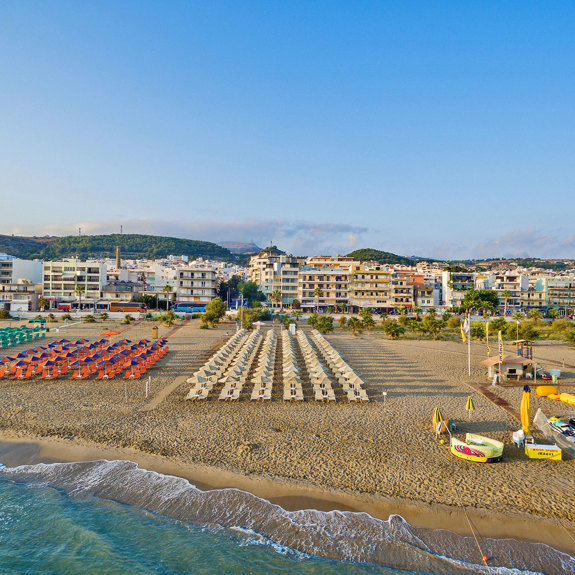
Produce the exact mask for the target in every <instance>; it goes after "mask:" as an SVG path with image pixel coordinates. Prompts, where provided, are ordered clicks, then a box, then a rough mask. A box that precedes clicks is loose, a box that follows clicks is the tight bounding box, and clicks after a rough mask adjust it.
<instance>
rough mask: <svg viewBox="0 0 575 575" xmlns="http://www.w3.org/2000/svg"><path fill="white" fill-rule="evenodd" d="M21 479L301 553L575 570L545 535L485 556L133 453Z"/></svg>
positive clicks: (417, 563)
mask: <svg viewBox="0 0 575 575" xmlns="http://www.w3.org/2000/svg"><path fill="white" fill-rule="evenodd" d="M1 471H2V473H3V475H4V476H5V477H7V478H10V479H12V480H15V481H25V482H29V483H35V484H41V485H47V486H50V487H55V488H58V489H62V490H64V491H66V492H67V493H69V494H70V495H71V496H74V497H97V498H103V499H108V500H113V501H119V502H122V503H126V504H129V505H133V506H136V507H140V508H143V509H147V510H149V511H152V512H154V513H157V514H160V515H164V516H167V517H170V518H173V519H176V520H179V521H184V522H192V523H195V524H198V525H203V526H218V527H224V528H228V529H233V530H237V531H240V532H243V533H244V534H246V535H247V536H248V537H247V541H248V542H249V544H254V545H262V544H265V545H270V546H272V547H273V548H274V549H275V550H276V551H277V552H278V553H297V554H301V556H302V557H305V555H319V556H323V557H328V558H333V559H338V560H344V561H351V562H356V563H366V564H374V565H380V566H385V567H389V568H392V569H402V570H410V571H418V572H421V571H423V572H427V573H434V574H453V573H458V574H459V573H461V574H464V573H486V574H492V573H494V574H495V573H501V574H515V573H517V574H519V573H521V574H528V573H545V574H549V575H555V574H557V575H559V574H573V575H575V558H574V557H572V556H570V555H567V554H565V553H562V552H560V551H558V550H556V549H553V548H552V547H550V546H548V545H545V544H542V543H525V542H519V541H516V540H513V539H488V538H484V539H483V540H482V543H483V545H484V549H485V552H486V553H487V554H488V556H489V557H490V561H489V565H484V564H482V558H481V556H480V553H479V550H478V549H477V546H476V543H475V541H474V540H473V538H472V537H464V536H461V535H458V534H455V533H453V532H450V531H444V530H433V529H424V528H416V527H413V526H411V525H410V524H409V523H407V522H406V521H405V520H404V519H403V518H402V517H400V516H398V515H394V516H391V517H390V518H389V520H387V521H382V520H379V519H376V518H374V517H372V516H370V515H369V514H367V513H357V512H348V511H330V512H323V511H317V510H313V509H312V510H300V511H286V510H285V509H283V508H282V507H280V506H279V505H275V504H273V503H271V502H269V501H267V500H265V499H261V498H259V497H257V496H255V495H252V494H250V493H247V492H245V491H241V490H239V489H217V490H211V491H202V490H200V489H197V488H196V487H194V486H193V485H191V484H190V483H189V482H188V481H187V480H186V479H182V478H179V477H174V476H170V475H162V474H160V473H156V472H154V471H148V470H145V469H141V468H139V467H138V465H137V464H136V463H133V462H131V461H90V462H77V463H50V464H44V463H41V464H36V465H23V466H20V467H14V468H3V469H2V470H1Z"/></svg>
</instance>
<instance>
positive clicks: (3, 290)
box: [0, 254, 42, 312]
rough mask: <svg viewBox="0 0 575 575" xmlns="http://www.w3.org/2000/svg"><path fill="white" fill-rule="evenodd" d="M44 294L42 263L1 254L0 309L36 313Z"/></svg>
mask: <svg viewBox="0 0 575 575" xmlns="http://www.w3.org/2000/svg"><path fill="white" fill-rule="evenodd" d="M41 292H42V262H40V261H31V260H21V259H19V258H16V257H14V256H10V255H8V254H0V308H1V309H7V310H8V311H11V312H18V311H36V309H37V302H38V298H39V296H40V294H41Z"/></svg>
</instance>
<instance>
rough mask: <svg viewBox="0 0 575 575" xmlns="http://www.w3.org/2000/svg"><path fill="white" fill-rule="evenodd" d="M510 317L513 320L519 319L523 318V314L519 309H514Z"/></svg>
mask: <svg viewBox="0 0 575 575" xmlns="http://www.w3.org/2000/svg"><path fill="white" fill-rule="evenodd" d="M511 317H512V318H513V319H514V320H515V321H521V320H522V319H523V314H522V313H521V312H520V311H516V312H515V313H514V314H513V315H512V316H511Z"/></svg>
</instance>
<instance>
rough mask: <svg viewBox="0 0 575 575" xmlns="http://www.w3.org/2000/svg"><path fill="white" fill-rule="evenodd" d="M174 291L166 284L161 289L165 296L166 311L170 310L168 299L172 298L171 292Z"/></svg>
mask: <svg viewBox="0 0 575 575" xmlns="http://www.w3.org/2000/svg"><path fill="white" fill-rule="evenodd" d="M173 291H174V288H172V286H171V285H168V284H166V285H165V286H164V287H163V288H162V293H164V294H165V296H166V310H169V309H170V299H171V297H172V292H173Z"/></svg>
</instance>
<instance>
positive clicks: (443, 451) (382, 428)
mask: <svg viewBox="0 0 575 575" xmlns="http://www.w3.org/2000/svg"><path fill="white" fill-rule="evenodd" d="M152 325H153V324H151V323H149V322H148V323H146V324H137V325H136V324H135V325H131V326H128V328H127V329H126V331H125V332H123V333H122V337H127V338H129V339H132V340H136V339H138V338H142V337H148V338H150V336H151V330H152ZM117 327H122V329H123V328H124V327H125V326H118V325H117V324H114V323H113V322H106V324H102V323H99V324H80V325H77V326H73V327H70V328H67V329H65V330H62V331H61V332H59V333H54V332H51V333H50V337H49V338H47V340H43V341H49V340H50V339H60V338H61V337H66V338H68V339H72V338H77V337H85V338H86V339H92V340H93V339H96V338H97V336H98V334H99V333H101V332H102V331H105V330H106V329H114V328H117ZM172 329H173V328H165V327H160V335H164V334H166V333H169V332H171V331H172ZM226 331H229V332H230V333H231V332H232V326H230V325H222V326H219V327H218V328H216V329H213V330H200V329H199V324H198V322H197V321H192V322H188V323H186V324H184V325H182V326H181V327H180V329H177V330H175V331H174V332H173V333H171V335H170V336H169V346H170V353H169V354H168V355H167V356H166V357H165V358H164V359H163V360H161V361H160V362H159V363H158V364H157V365H156V366H155V367H154V368H153V370H152V371H151V372H150V374H151V389H150V391H151V393H150V396H149V397H148V398H146V397H145V383H144V381H130V382H128V383H127V388H125V387H124V380H118V381H113V382H99V381H95V380H85V381H72V380H60V379H56V380H52V381H10V380H0V393H1V398H2V399H1V401H0V431H1V433H2V437H3V440H4V441H5V442H13V443H17V444H18V445H17V446H15V445H13V444H11V443H7V444H6V443H5V444H4V446H3V447H2V450H0V459H2V461H4V462H5V463H7V464H8V465H15V464H18V463H25V462H34V461H41V460H46V461H51V460H61V461H75V460H88V459H94V458H106V459H130V460H133V461H135V462H137V463H139V464H140V465H141V466H142V467H145V468H148V469H153V470H157V471H161V472H164V473H171V474H175V475H179V476H182V477H186V478H188V479H190V481H191V482H192V483H194V484H196V485H197V486H198V487H202V488H218V487H239V488H241V489H245V490H247V491H251V492H252V493H254V494H256V495H259V496H261V497H265V498H268V499H270V500H272V501H274V502H276V503H279V504H280V505H282V506H283V507H285V508H286V509H296V508H300V507H315V508H318V509H324V510H328V509H343V510H345V509H350V510H359V511H367V512H369V513H371V514H372V515H374V516H375V517H379V518H387V517H388V516H389V514H390V513H398V514H400V515H402V516H403V517H405V519H407V520H408V521H409V522H410V523H412V524H414V525H419V526H424V527H441V528H445V529H450V530H452V531H456V532H459V533H462V534H465V535H469V534H470V533H469V526H468V524H467V522H466V519H465V515H464V511H463V509H464V508H465V509H466V510H467V512H468V514H469V515H470V517H471V518H472V520H473V523H474V525H475V526H476V527H477V529H478V530H479V532H480V533H483V534H484V535H487V534H489V535H490V536H495V537H505V536H508V537H511V536H513V537H515V538H524V539H529V540H536V541H541V542H546V543H549V544H552V545H553V546H555V547H556V548H559V549H562V550H565V551H567V552H570V553H571V554H573V553H575V543H574V540H573V539H572V537H573V533H574V532H575V529H574V522H575V511H574V508H573V504H572V500H571V495H570V494H571V490H572V486H573V485H574V484H575V461H574V460H566V461H562V462H555V461H532V460H529V459H527V457H526V456H525V454H524V453H523V451H522V450H519V449H517V448H515V447H514V446H513V445H512V444H511V441H510V432H511V431H512V430H515V429H518V428H519V422H518V421H517V420H516V419H515V418H514V417H513V416H512V415H511V414H509V413H508V412H507V411H505V410H503V409H502V408H501V407H498V406H496V405H495V404H493V403H492V402H490V401H488V400H487V399H486V398H485V397H483V396H482V395H481V394H479V393H478V392H476V391H475V390H474V389H473V388H471V387H470V386H469V385H468V382H470V381H474V382H486V374H485V370H484V368H483V367H482V366H481V365H480V364H479V361H481V359H484V358H485V357H486V350H485V346H484V345H482V344H479V343H477V344H475V343H474V344H473V347H472V377H471V378H469V377H468V375H467V355H466V348H465V347H464V346H463V345H462V344H461V343H455V342H442V341H437V342H436V341H402V340H399V341H391V340H388V339H386V338H384V337H382V336H380V335H372V334H367V333H364V334H362V335H361V336H357V337H354V336H351V335H349V334H348V333H345V332H341V333H340V332H337V333H336V334H335V335H330V336H328V340H329V341H330V342H331V343H332V344H333V345H334V346H335V347H336V348H337V349H338V350H339V351H340V352H341V353H342V354H343V356H344V357H345V358H346V360H347V361H348V363H349V364H350V365H351V366H352V367H353V368H354V369H355V370H356V371H357V373H358V374H359V375H361V376H362V377H363V378H364V379H365V381H366V382H367V389H368V393H369V396H370V398H371V400H372V401H370V403H368V404H364V405H359V404H349V403H348V402H347V400H343V399H342V398H341V397H338V401H337V402H336V403H335V404H324V403H316V402H314V401H313V400H311V399H306V401H304V402H302V403H299V404H294V403H284V402H283V401H282V400H276V399H274V400H273V401H271V402H269V403H261V402H257V403H256V402H251V401H249V400H248V399H246V397H243V396H242V398H241V400H240V401H239V402H237V403H228V402H220V401H217V400H216V399H215V396H214V398H212V399H209V400H208V401H205V402H203V403H200V402H197V403H196V402H190V401H186V400H185V396H186V394H187V392H188V391H189V387H190V386H189V384H186V381H185V380H186V378H187V377H189V376H190V375H191V374H192V373H193V372H194V371H195V369H197V368H198V367H199V366H200V365H201V364H202V362H203V361H204V360H205V359H207V357H209V355H210V354H211V353H212V352H213V351H214V350H215V349H216V348H217V347H218V346H219V345H221V343H223V341H224V340H225V337H226V335H225V334H226ZM21 349H26V346H18V347H14V348H10V349H9V350H7V352H6V353H7V354H12V353H15V352H17V351H19V350H21ZM534 357H535V359H537V360H538V361H540V362H541V363H543V365H545V366H546V367H556V364H559V363H562V362H563V360H565V364H566V366H568V365H575V352H574V351H573V350H572V349H570V348H568V347H567V346H565V345H563V344H559V343H557V342H539V343H538V344H537V345H536V347H535V349H534ZM552 362H554V363H552ZM564 375H565V377H564V378H563V379H562V380H561V381H562V383H561V387H562V390H564V391H568V392H573V391H574V390H575V377H574V376H575V369H572V370H571V371H570V368H569V367H565V373H564ZM126 390H127V399H126V395H125V392H126ZM383 391H386V392H387V394H388V395H387V398H386V400H385V401H384V399H383V396H382V392H383ZM495 393H496V394H498V395H500V396H501V397H502V398H503V399H505V400H506V401H507V402H508V403H509V404H510V405H512V406H514V407H515V408H516V409H517V410H518V409H519V401H520V395H521V387H520V386H517V387H505V388H498V389H497V390H496V391H495ZM469 395H472V396H473V399H474V402H475V408H476V409H475V411H474V412H473V413H472V417H471V421H470V422H469V421H468V415H467V412H466V411H465V403H466V399H467V397H468V396H469ZM539 405H540V406H541V407H542V408H543V410H544V411H545V413H546V414H547V415H551V414H554V413H559V412H560V413H562V414H565V413H569V408H568V406H566V405H565V404H557V403H554V402H551V401H550V400H546V399H539V398H536V396H535V394H533V413H535V410H536V409H537V407H538V406H539ZM436 406H437V407H440V408H441V409H442V411H443V413H444V415H445V416H446V417H448V418H450V419H452V420H454V421H455V422H456V424H457V434H458V435H460V434H465V432H467V431H470V432H477V433H484V434H487V435H489V436H491V437H494V438H498V439H501V440H503V441H505V442H506V447H505V451H504V460H503V461H502V462H501V463H498V464H492V465H480V464H474V463H471V462H466V461H463V460H460V459H457V458H455V457H453V456H452V455H451V454H450V453H449V448H448V445H447V442H446V444H445V445H441V444H440V443H439V442H438V441H437V440H436V439H435V436H434V434H433V433H432V431H431V425H430V422H431V415H432V412H433V409H434V407H436ZM571 413H573V414H574V415H575V410H574V409H573V408H571ZM30 440H35V441H36V442H37V443H36V444H33V446H32V447H30V445H28V446H27V447H26V443H27V442H28V443H29V442H30ZM23 442H24V443H23ZM34 445H35V447H34ZM567 528H568V529H569V532H570V533H569V532H568V531H567Z"/></svg>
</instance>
